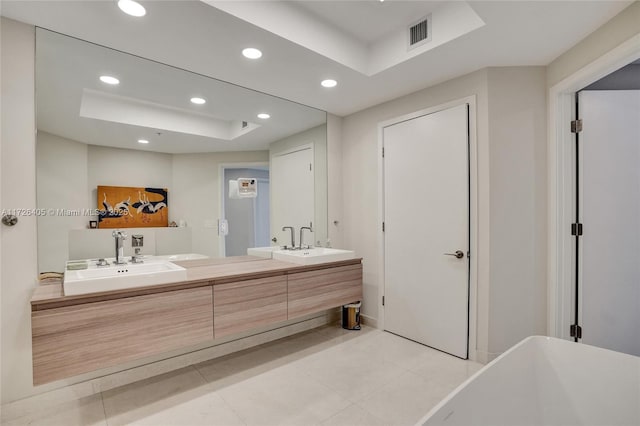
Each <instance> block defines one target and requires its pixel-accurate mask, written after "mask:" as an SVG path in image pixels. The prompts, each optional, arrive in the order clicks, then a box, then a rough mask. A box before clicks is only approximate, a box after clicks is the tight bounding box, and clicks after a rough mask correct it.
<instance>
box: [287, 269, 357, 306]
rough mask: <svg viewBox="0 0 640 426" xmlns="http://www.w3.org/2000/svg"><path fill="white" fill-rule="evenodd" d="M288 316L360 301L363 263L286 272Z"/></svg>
mask: <svg viewBox="0 0 640 426" xmlns="http://www.w3.org/2000/svg"><path fill="white" fill-rule="evenodd" d="M288 286H289V292H288V318H289V319H291V318H296V317H300V316H302V315H306V314H310V313H314V312H319V311H322V310H325V309H329V308H335V307H337V306H340V305H343V304H346V303H350V302H354V301H356V300H362V264H360V265H349V266H341V267H338V268H330V269H322V270H318V271H311V272H300V273H297V274H291V275H289V281H288Z"/></svg>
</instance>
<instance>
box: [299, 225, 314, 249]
mask: <svg viewBox="0 0 640 426" xmlns="http://www.w3.org/2000/svg"><path fill="white" fill-rule="evenodd" d="M305 229H308V230H309V232H313V229H311V227H310V226H303V227H301V228H300V250H302V249H303V248H305V247H304V244H302V231H304V230H305ZM309 247H311V246H310V245H307V247H306V248H309Z"/></svg>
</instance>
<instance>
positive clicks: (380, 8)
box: [293, 0, 445, 44]
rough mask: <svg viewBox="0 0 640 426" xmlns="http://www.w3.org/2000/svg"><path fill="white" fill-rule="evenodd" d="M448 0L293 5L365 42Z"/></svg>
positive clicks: (300, 2) (418, 16) (387, 32)
mask: <svg viewBox="0 0 640 426" xmlns="http://www.w3.org/2000/svg"><path fill="white" fill-rule="evenodd" d="M443 3H445V2H444V1H392V0H389V1H386V2H380V1H334V0H328V1H318V0H315V1H299V2H294V3H293V4H294V5H295V6H296V7H300V8H302V9H305V10H306V11H307V12H308V13H310V14H312V15H315V17H316V19H320V20H322V21H324V22H326V23H328V24H329V25H333V26H334V27H335V28H337V29H339V30H340V31H344V32H345V33H348V34H350V35H351V36H353V37H355V38H357V39H358V40H360V41H362V42H363V43H367V44H368V43H373V42H375V41H377V40H378V39H380V38H382V37H384V36H386V35H387V34H389V33H391V32H393V31H394V30H397V29H398V25H402V23H404V24H409V23H411V22H413V21H415V20H416V19H420V18H422V17H424V16H426V15H427V14H429V13H431V12H432V11H433V10H434V9H436V8H437V7H438V6H440V5H442V4H443Z"/></svg>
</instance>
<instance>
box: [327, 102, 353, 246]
mask: <svg viewBox="0 0 640 426" xmlns="http://www.w3.org/2000/svg"><path fill="white" fill-rule="evenodd" d="M327 187H328V188H329V191H328V194H327V215H328V217H327V219H328V220H327V231H328V240H329V241H328V242H329V245H331V246H332V247H335V248H345V249H349V247H345V245H344V237H343V234H344V224H343V223H342V222H343V219H342V218H343V214H344V212H343V208H342V207H343V206H342V203H343V199H342V191H343V185H342V117H338V116H335V115H332V114H327Z"/></svg>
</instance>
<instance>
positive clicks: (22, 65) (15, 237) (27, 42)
mask: <svg viewBox="0 0 640 426" xmlns="http://www.w3.org/2000/svg"><path fill="white" fill-rule="evenodd" d="M0 27H1V28H0V31H1V39H2V41H1V43H2V45H1V49H0V50H1V52H0V54H1V55H2V56H1V58H0V62H1V63H2V68H1V71H2V75H1V80H2V82H1V87H2V93H1V99H2V131H1V136H2V138H1V139H2V147H1V151H2V154H1V158H2V164H1V167H0V169H1V170H0V173H1V174H2V178H1V181H2V189H1V193H0V202H1V206H0V207H1V208H2V209H18V208H22V209H35V207H36V182H35V179H36V137H35V104H34V95H35V93H34V78H35V76H34V69H35V68H34V59H35V58H34V43H35V32H34V27H33V26H30V25H24V24H21V23H18V22H15V21H12V20H9V19H6V18H2V19H1V22H0ZM0 233H1V234H0V238H1V242H0V244H1V245H2V259H1V260H0V261H1V272H0V277H1V278H0V286H1V287H0V289H1V290H0V292H1V296H2V301H1V303H2V313H1V319H2V321H1V324H0V327H1V331H2V347H1V349H0V351H1V352H0V358H1V361H0V362H1V364H0V366H1V369H2V371H1V380H2V384H1V389H2V401H3V402H5V401H11V400H14V399H17V398H19V397H22V396H25V395H27V394H29V393H30V392H31V391H32V390H31V389H32V386H31V382H32V378H31V331H30V330H31V316H30V307H29V299H30V297H31V291H32V289H33V288H34V287H35V285H36V274H37V270H38V265H37V245H36V235H37V234H36V217H35V216H20V217H19V222H18V223H17V224H16V225H15V226H13V227H7V226H4V225H0Z"/></svg>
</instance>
